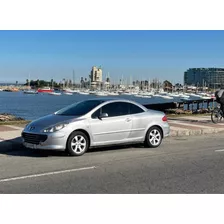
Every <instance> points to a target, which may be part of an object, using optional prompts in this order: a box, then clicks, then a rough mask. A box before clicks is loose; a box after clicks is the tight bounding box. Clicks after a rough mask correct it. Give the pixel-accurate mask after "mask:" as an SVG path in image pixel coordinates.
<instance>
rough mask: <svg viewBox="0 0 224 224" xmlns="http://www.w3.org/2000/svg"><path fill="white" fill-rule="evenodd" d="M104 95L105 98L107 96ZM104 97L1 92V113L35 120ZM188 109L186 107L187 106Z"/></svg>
mask: <svg viewBox="0 0 224 224" xmlns="http://www.w3.org/2000/svg"><path fill="white" fill-rule="evenodd" d="M105 97H106V98H118V99H122V98H123V99H130V100H133V101H136V102H139V103H141V104H156V103H168V102H181V99H178V98H174V99H164V98H161V97H152V98H140V97H135V96H132V95H119V96H108V97H107V96H105ZM105 97H104V98H105ZM92 98H102V97H98V96H95V95H81V94H73V95H64V94H62V95H60V96H54V95H48V94H46V93H43V94H24V93H23V92H22V91H20V92H4V91H2V92H0V113H10V114H13V115H16V116H18V117H22V118H24V119H26V120H34V119H37V118H39V117H41V116H44V115H47V114H51V113H54V112H55V111H57V110H59V109H61V108H63V107H65V106H68V105H70V104H72V103H76V102H78V101H82V100H86V99H92ZM185 109H186V108H185Z"/></svg>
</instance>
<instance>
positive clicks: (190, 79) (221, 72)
mask: <svg viewBox="0 0 224 224" xmlns="http://www.w3.org/2000/svg"><path fill="white" fill-rule="evenodd" d="M184 85H194V86H198V87H205V86H206V87H209V88H220V87H221V86H222V85H224V68H189V69H188V70H187V71H186V72H184Z"/></svg>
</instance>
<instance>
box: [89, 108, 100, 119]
mask: <svg viewBox="0 0 224 224" xmlns="http://www.w3.org/2000/svg"><path fill="white" fill-rule="evenodd" d="M101 111H102V107H101V108H100V109H98V110H97V111H95V112H94V113H93V114H92V116H91V117H92V119H96V118H98V117H99V116H100V114H101Z"/></svg>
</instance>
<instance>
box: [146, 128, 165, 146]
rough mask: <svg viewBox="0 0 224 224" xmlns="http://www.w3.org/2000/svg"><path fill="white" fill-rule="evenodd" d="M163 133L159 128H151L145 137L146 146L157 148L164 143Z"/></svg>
mask: <svg viewBox="0 0 224 224" xmlns="http://www.w3.org/2000/svg"><path fill="white" fill-rule="evenodd" d="M162 139H163V137H162V131H161V129H160V128H158V127H151V128H150V129H149V130H148V131H147V133H146V137H145V146H146V147H150V148H157V147H158V146H159V145H160V144H161V143H162Z"/></svg>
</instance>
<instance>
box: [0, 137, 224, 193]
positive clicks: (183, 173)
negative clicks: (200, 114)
mask: <svg viewBox="0 0 224 224" xmlns="http://www.w3.org/2000/svg"><path fill="white" fill-rule="evenodd" d="M223 137H224V134H222V133H219V134H211V135H200V136H183V137H173V138H167V139H165V140H164V142H163V144H162V145H161V146H160V147H159V148H157V149H148V148H144V147H143V146H142V145H135V146H133V145H131V146H124V147H121V146H119V147H109V148H101V149H95V150H93V149H92V150H91V151H90V152H88V153H86V154H85V155H83V156H81V157H70V156H68V155H67V154H66V153H63V152H51V151H32V150H28V149H24V148H22V147H21V148H15V147H17V146H18V145H16V144H15V145H13V146H12V149H11V150H9V151H5V152H4V151H1V154H0V193H48V194H52V193H63V194H66V193H77V194H81V193H84V194H87V193H99V194H101V193H106V194H108V193H119V194H120V193H122V194H126V193H131V194H132V193H141V194H143V193H145V194H178V193H224V141H223Z"/></svg>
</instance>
